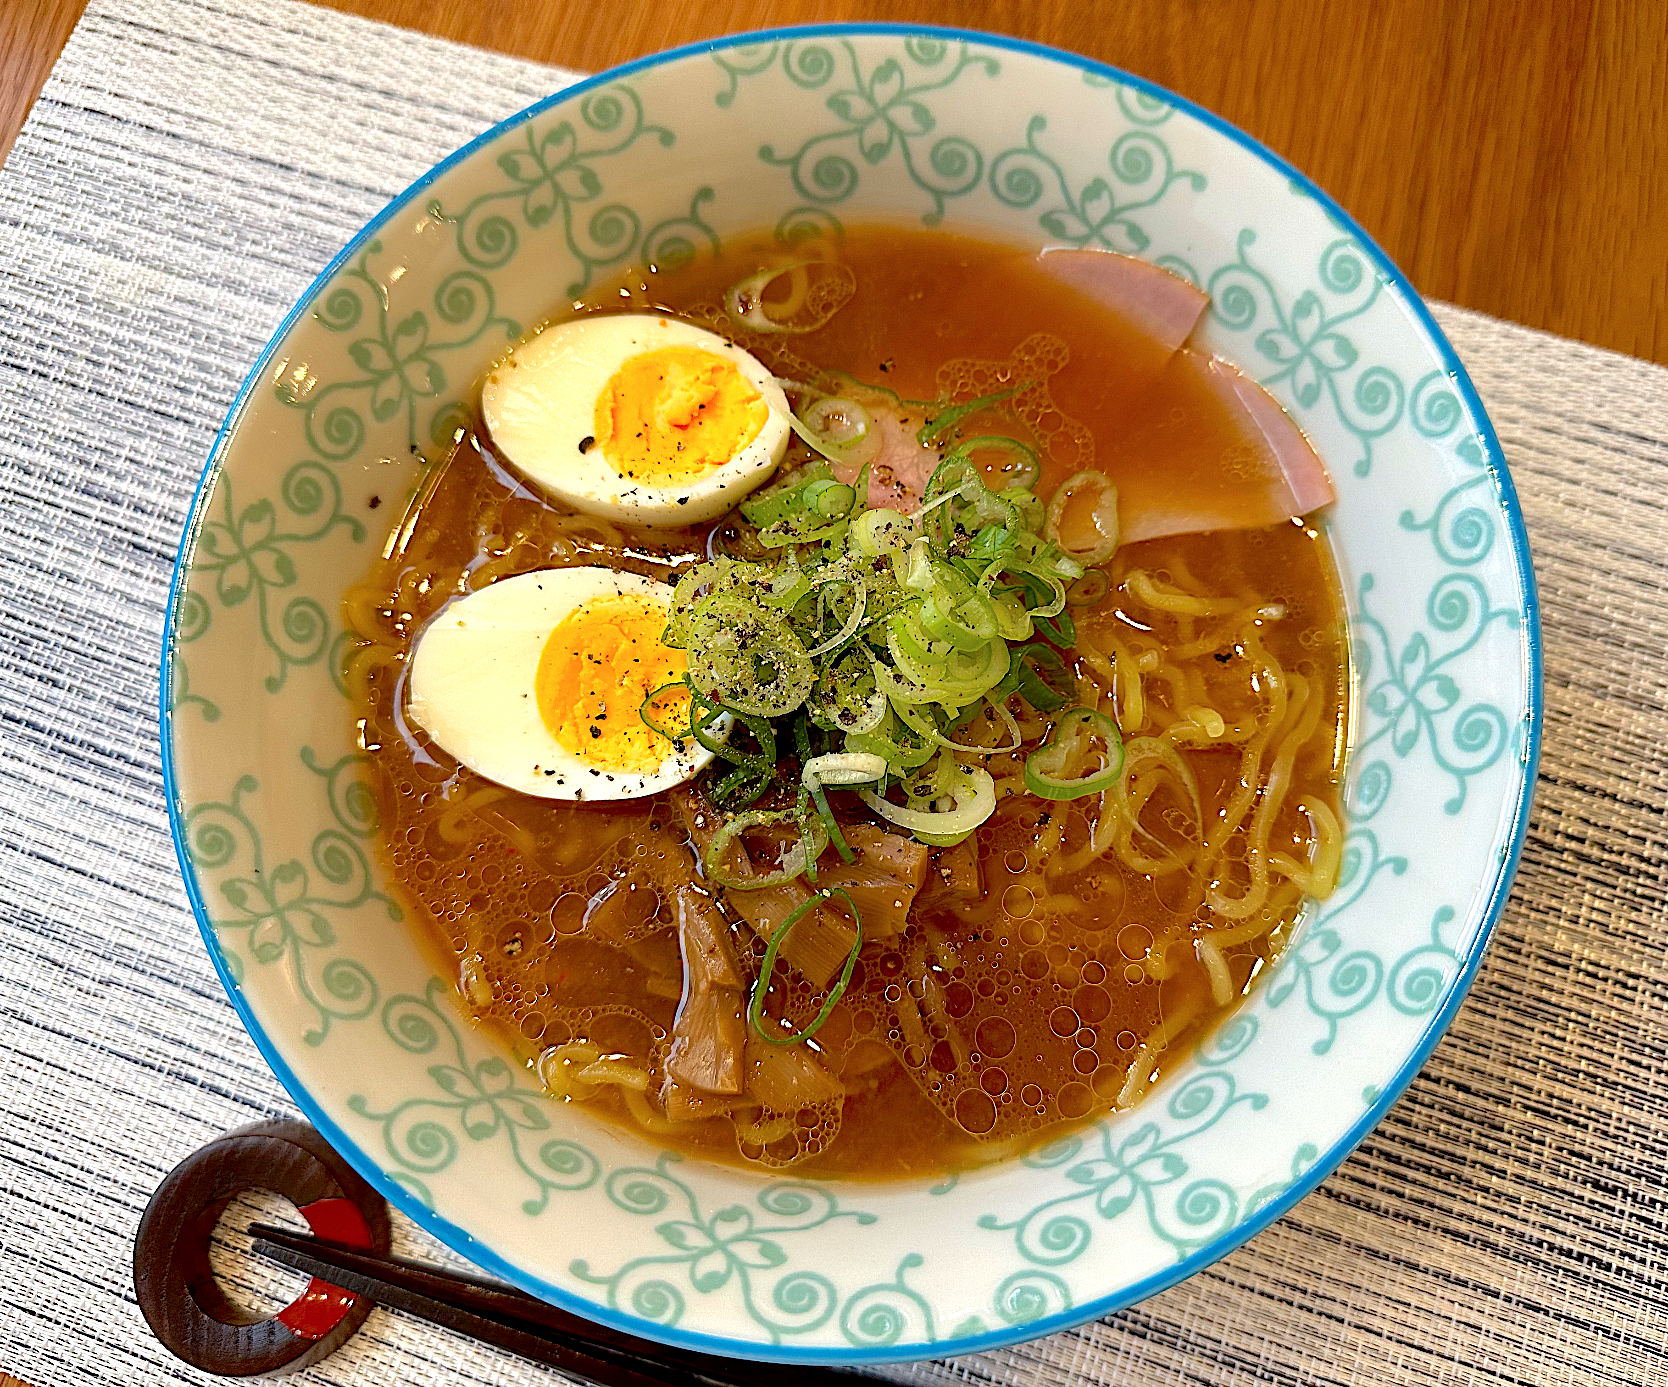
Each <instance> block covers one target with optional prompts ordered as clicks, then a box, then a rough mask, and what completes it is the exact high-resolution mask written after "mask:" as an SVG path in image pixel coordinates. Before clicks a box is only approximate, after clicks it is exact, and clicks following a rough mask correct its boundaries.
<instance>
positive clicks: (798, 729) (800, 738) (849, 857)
mask: <svg viewBox="0 0 1668 1387" xmlns="http://www.w3.org/2000/svg"><path fill="white" fill-rule="evenodd" d="M793 735H794V747H795V749H796V750H797V751H798V752H799V763H800V765H801V766H802V767H807V768H808V767H809V766H810V765H811V763H812V762H814V761H815V760H816V759H817V758H816V757H814V756H812V755H811V729H810V728H809V727H807V726H806V725H805V719H804V718H803V717H800V718H795V719H794V724H793ZM802 784H803V785H804V786H805V788H806V789H808V790H809V791H810V794H811V800H812V802H813V803H814V804H815V805H816V806H817V813H818V815H820V816H821V818H822V826H823V827H824V828H825V829H827V830H828V837H829V840H830V841H831V842H832V843H833V844H834V851H835V852H837V853H839V854H840V861H842V862H855V861H856V860H857V854H856V853H854V852H853V851H852V850H851V845H850V844H849V843H847V842H846V835H845V834H844V833H842V832H840V821H839V820H838V819H836V818H835V817H834V811H833V810H832V809H830V808H829V807H828V796H827V795H825V794H824V793H823V790H822V785H821V783H820V782H818V781H815V780H814V779H811V778H807V779H804V780H803V781H802Z"/></svg>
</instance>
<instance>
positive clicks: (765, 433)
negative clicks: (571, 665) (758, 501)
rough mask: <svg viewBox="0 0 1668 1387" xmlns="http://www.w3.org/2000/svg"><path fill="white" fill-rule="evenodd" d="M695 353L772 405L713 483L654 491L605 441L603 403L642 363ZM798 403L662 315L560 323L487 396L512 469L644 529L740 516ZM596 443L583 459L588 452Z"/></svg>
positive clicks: (505, 366)
mask: <svg viewBox="0 0 1668 1387" xmlns="http://www.w3.org/2000/svg"><path fill="white" fill-rule="evenodd" d="M663 347H694V348H697V349H699V350H702V351H708V352H711V353H713V355H715V356H720V357H723V358H724V359H725V360H727V361H731V362H733V363H734V364H735V366H736V368H737V370H739V371H740V373H741V375H742V376H743V377H744V378H745V379H746V380H747V382H748V383H749V384H750V385H752V387H753V388H754V389H755V390H757V391H758V392H759V394H760V395H762V396H763V397H764V401H765V406H766V408H767V409H768V411H769V413H768V415H767V416H766V418H765V422H764V426H763V427H762V428H761V429H760V430H759V433H758V436H757V437H756V438H754V439H753V441H752V442H751V443H749V444H748V445H747V446H746V447H744V448H742V449H741V450H740V451H738V452H737V453H736V455H735V456H734V457H733V458H731V459H730V460H729V461H728V462H727V463H725V464H724V465H723V466H721V467H717V468H714V469H713V470H712V471H710V472H708V473H707V475H706V476H704V477H698V478H695V479H693V480H691V481H687V482H679V483H676V484H674V485H670V486H651V485H645V484H643V483H639V482H635V481H633V480H632V479H631V478H629V477H626V476H623V475H622V474H621V473H620V472H618V471H616V470H615V468H614V467H613V466H612V465H611V464H610V462H609V459H608V458H607V456H606V455H605V453H604V448H603V445H602V444H601V443H600V442H597V441H595V438H594V435H595V432H596V406H597V399H598V397H599V396H601V395H602V393H603V391H604V389H605V388H606V387H607V385H608V382H609V380H610V379H611V378H612V377H613V375H614V373H615V372H616V371H618V370H619V369H620V367H621V366H622V365H624V363H625V362H626V361H628V360H630V359H631V358H632V357H635V356H641V355H643V354H644V353H647V352H652V351H658V350H660V349H661V348H663ZM789 412H790V411H789V409H788V402H787V399H786V397H784V395H783V394H782V388H781V387H780V386H779V385H777V384H776V381H775V378H774V377H773V376H772V375H771V374H770V372H769V371H767V370H766V369H765V368H764V366H763V365H761V364H760V363H759V361H758V360H757V359H755V358H754V357H752V356H750V355H749V354H748V353H747V352H744V351H743V350H742V349H741V348H740V347H737V346H733V345H732V344H731V343H729V342H726V341H725V340H724V339H723V338H722V337H720V336H718V335H717V334H716V333H712V332H708V331H706V330H705V329H704V328H698V327H693V326H691V325H690V324H689V323H682V322H679V321H678V320H677V319H675V318H666V317H661V316H660V315H658V314H647V313H621V314H610V315H608V316H599V317H591V318H578V319H575V320H573V321H572V322H566V323H557V324H556V325H555V326H554V327H547V328H545V329H544V331H542V332H540V333H538V334H536V335H535V336H533V337H531V338H529V339H528V340H527V341H525V342H523V343H521V344H520V345H519V346H517V347H516V348H514V350H512V351H511V352H510V354H509V355H508V356H507V357H505V358H504V360H502V361H501V362H499V363H498V365H497V366H495V367H493V369H492V370H491V372H489V373H488V375H487V379H486V383H485V385H484V386H483V387H482V390H481V413H482V415H483V416H484V418H485V420H486V426H487V431H488V432H489V433H490V434H491V436H492V441H493V443H494V444H495V445H496V447H497V448H498V450H499V451H500V453H501V454H502V455H503V457H504V458H505V460H506V461H508V462H509V463H510V464H511V465H512V466H514V467H515V468H516V469H517V470H518V471H520V472H522V473H523V474H525V475H526V476H527V477H529V478H530V479H531V480H533V481H534V482H536V483H538V485H540V486H541V487H543V488H544V489H545V490H546V491H548V492H550V493H551V494H552V495H554V496H557V497H560V498H561V499H562V500H563V501H566V502H567V503H568V504H569V505H570V506H573V507H575V508H576V509H578V510H582V511H586V512H588V513H589V514H591V515H601V516H605V517H607V518H609V519H611V520H623V521H626V522H628V523H634V524H639V525H689V524H693V523H695V522H696V521H700V520H711V519H713V518H714V517H716V516H719V515H722V514H724V512H725V511H728V510H732V509H734V508H735V507H736V506H737V505H739V504H740V503H741V502H742V501H743V500H745V499H746V497H747V495H748V493H749V492H751V491H753V490H755V489H756V488H757V487H759V486H760V485H762V484H763V483H764V482H765V481H766V480H767V479H768V478H769V476H770V474H771V473H772V472H773V471H774V470H775V469H776V467H777V465H778V464H779V463H780V462H781V461H782V456H783V454H784V453H785V452H786V451H787V447H788V435H789V424H788V416H789ZM586 439H590V440H592V441H591V442H590V443H588V444H587V445H586V447H585V450H584V451H583V452H582V451H581V450H580V444H581V442H583V441H584V440H586Z"/></svg>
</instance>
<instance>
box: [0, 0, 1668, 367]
mask: <svg viewBox="0 0 1668 1387" xmlns="http://www.w3.org/2000/svg"><path fill="white" fill-rule="evenodd" d="M324 2H325V3H328V4H330V5H331V6H332V7H333V8H336V9H340V10H345V11H350V12H352V13H356V14H362V15H367V16H370V17H372V18H376V19H382V20H387V21H390V22H392V23H396V24H403V25H406V26H408V27H411V28H417V29H422V30H426V31H427V32H429V33H433V34H439V35H441V36H443V37H446V38H452V39H459V40H462V41H463V42H465V43H474V44H480V45H482V46H484V47H487V48H495V49H499V50H501V51H503V52H507V53H515V54H519V55H522V56H525V57H530V58H535V59H539V60H542V61H546V62H554V63H562V64H565V65H567V66H570V67H577V68H585V69H595V68H601V67H606V66H608V65H610V64H612V63H617V62H622V61H624V60H626V59H628V58H634V57H638V56H640V55H642V54H644V53H650V52H653V51H655V50H656V49H659V48H665V47H668V46H671V45H673V44H678V43H687V42H690V41H692V40H696V39H701V38H710V37H712V36H714V35H717V34H722V33H729V32H733V31H736V30H739V29H749V28H759V27H764V26H768V25H773V24H788V23H796V22H805V21H809V20H841V19H891V20H907V19H920V20H929V19H930V20H931V21H933V22H936V23H941V24H961V25H968V26H972V27H978V28H984V29H992V30H996V31H999V32H1002V33H1009V34H1016V35H1020V36H1022V37H1025V38H1031V39H1036V40H1039V41H1041V42H1044V43H1051V44H1056V45H1059V46H1060V47H1064V48H1071V49H1075V50H1077V51H1078V52H1082V53H1087V54H1089V55H1091V56H1093V57H1096V58H1100V59H1103V60H1104V61H1106V62H1109V63H1113V64H1116V65H1117V66H1119V67H1123V68H1126V69H1128V70H1129V71H1131V72H1136V73H1139V74H1141V75H1142V76H1145V77H1150V78H1152V79H1153V80H1154V81H1157V82H1160V83H1162V84H1163V85H1165V86H1167V87H1170V88H1171V89H1172V90H1175V91H1178V92H1180V93H1182V94H1183V95H1185V96H1188V97H1191V98H1192V99H1193V100H1195V101H1198V102H1200V103H1202V104H1203V105H1205V106H1208V107H1210V108H1211V109H1212V110H1215V111H1218V112H1220V113H1221V114H1222V115H1224V116H1226V117H1227V118H1228V119H1229V120H1231V121H1233V122H1234V123H1235V124H1237V125H1240V126H1242V127H1243V128H1244V129H1246V130H1248V131H1250V132H1251V133H1252V134H1253V135H1255V136H1257V137H1258V138H1259V139H1261V140H1263V141H1265V142H1266V143H1267V144H1269V145H1270V146H1272V147H1273V148H1274V149H1276V150H1278V151H1279V152H1280V153H1281V154H1284V155H1285V156H1286V157H1287V158H1289V159H1291V160H1292V161H1293V162H1294V163H1295V164H1296V165H1297V166H1298V167H1299V168H1301V169H1303V170H1305V171H1306V172H1307V173H1309V174H1310V175H1311V176H1313V177H1314V178H1315V179H1316V181H1317V182H1319V183H1320V184H1321V185H1322V186H1323V187H1325V188H1326V189H1328V190H1329V191H1330V192H1331V193H1332V194H1333V195H1334V196H1336V197H1337V198H1338V200H1339V201H1340V202H1342V203H1343V204H1344V206H1345V207H1347V208H1348V209H1349V210H1350V211H1351V212H1352V213H1354V214H1355V216H1356V217H1357V218H1359V219H1360V221H1361V222H1362V223H1363V225H1365V226H1366V228H1367V230H1368V231H1369V232H1370V233H1371V234H1372V235H1373V236H1374V237H1375V238H1376V239H1377V240H1378V241H1379V243H1380V244H1381V245H1382V246H1384V248H1385V249H1386V250H1387V251H1388V252H1389V253H1390V255H1391V257H1392V258H1393V259H1394V260H1396V262H1397V263H1398V264H1400V265H1401V266H1402V267H1403V268H1404V269H1405V270H1407V271H1408V273H1409V274H1410V275H1411V276H1412V278H1413V281H1414V283H1415V284H1416V285H1417V286H1418V287H1419V289H1420V290H1421V291H1422V292H1424V293H1426V294H1430V295H1434V296H1436V297H1438V298H1445V299H1451V300H1453V301H1454V302H1456V303H1461V304H1465V305H1467V306H1468V307H1471V308H1478V309H1482V310H1483V311H1484V312H1487V313H1493V314H1496V315H1498V316H1500V317H1503V318H1511V319H1515V320H1516V321H1518V322H1522V323H1527V324H1529V325H1530V326H1532V327H1538V328H1544V329H1547V330H1549V331H1552V332H1557V333H1562V334H1564V335H1565V336H1570V337H1577V338H1580V339H1582V340H1584V341H1588V342H1594V343H1597V344H1599V345H1601V346H1606V347H1611V348H1614V349H1616V350H1618V351H1624V352H1630V353H1632V354H1634V355H1636V356H1642V357H1646V358H1648V359H1650V360H1653V361H1658V362H1664V363H1668V0H1549V2H1548V3H1535V4H1524V3H1522V0H1384V2H1383V3H1375V4H1371V5H1369V4H1366V3H1357V2H1356V0H1349V3H1338V0H1116V3H1114V2H1113V0H704V2H703V3H695V0H606V3H599V0H521V3H482V2H481V0H324ZM78 7H79V0H0V151H3V150H4V148H5V146H6V145H7V144H8V143H9V140H10V136H11V134H12V133H13V132H14V131H15V129H16V126H17V124H18V123H19V122H20V120H21V117H22V114H23V111H24V110H25V109H26V107H27V103H28V101H29V100H30V99H31V98H32V97H33V94H34V92H35V91H36V90H38V87H39V83H40V81H41V80H42V79H43V78H44V76H45V72H46V70H47V68H48V67H49V66H50V64H51V60H52V58H53V56H55V55H56V53H57V50H58V46H59V45H60V44H61V43H62V38H63V35H64V34H65V33H67V31H68V28H69V24H70V21H71V20H72V19H73V16H74V13H75V12H76V11H77V10H78Z"/></svg>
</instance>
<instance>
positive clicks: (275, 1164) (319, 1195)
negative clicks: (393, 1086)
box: [133, 1122, 389, 1377]
mask: <svg viewBox="0 0 1668 1387" xmlns="http://www.w3.org/2000/svg"><path fill="white" fill-rule="evenodd" d="M252 1190H270V1191H272V1192H273V1193H274V1194H279V1195H282V1196H283V1197H285V1198H286V1199H289V1200H290V1201H291V1202H292V1203H294V1204H295V1206H296V1208H297V1209H299V1210H300V1212H301V1216H302V1217H303V1218H305V1219H306V1220H307V1225H308V1227H309V1228H311V1229H312V1230H313V1232H314V1233H315V1234H316V1235H317V1236H318V1237H320V1238H323V1239H326V1240H328V1241H330V1242H332V1243H336V1244H339V1245H341V1246H345V1247H354V1248H363V1249H366V1250H367V1251H374V1252H378V1253H385V1252H387V1251H388V1241H389V1239H388V1206H387V1204H386V1203H384V1202H383V1199H382V1197H381V1196H380V1195H379V1194H377V1192H376V1191H375V1190H373V1189H372V1188H371V1187H370V1185H368V1184H367V1183H366V1182H365V1181H364V1180H363V1179H361V1178H360V1176H359V1175H358V1174H357V1173H356V1172H355V1171H354V1170H353V1168H352V1167H351V1166H349V1165H348V1164H347V1162H346V1161H344V1160H343V1159H342V1158H341V1157H340V1156H338V1155H337V1154H336V1153H335V1151H333V1150H332V1149H331V1148H330V1146H329V1144H328V1143H327V1142H326V1141H325V1140H324V1138H323V1137H321V1136H320V1135H319V1134H318V1133H317V1132H315V1131H314V1130H313V1129H312V1128H311V1127H309V1126H307V1125H306V1124H305V1123H301V1122H263V1123H258V1124H256V1125H255V1126H252V1127H245V1128H242V1129H241V1130H239V1131H236V1132H233V1133H231V1134H230V1135H228V1136H225V1137H221V1138H220V1139H219V1140H218V1141H212V1142H210V1143H209V1144H208V1145H207V1146H205V1147H203V1148H202V1149H201V1150H199V1151H196V1152H194V1153H193V1154H192V1155H190V1156H188V1157H186V1159H185V1160H183V1161H182V1162H180V1164H179V1165H178V1166H176V1167H175V1168H174V1170H173V1171H172V1172H171V1173H170V1174H169V1175H168V1177H167V1178H166V1179H165V1180H163V1182H162V1183H161V1184H160V1185H159V1186H158V1187H157V1190H156V1193H155V1194H153V1195H152V1196H151V1202H150V1203H149V1205H147V1206H146V1208H145V1214H144V1217H143V1218H142V1219H141V1220H140V1221H139V1232H138V1235H137V1236H136V1238H135V1239H134V1245H133V1287H134V1291H135V1292H136V1294H137V1296H138V1300H139V1308H140V1310H141V1311H143V1312H144V1316H145V1319H146V1321H147V1323H149V1325H150V1327H151V1330H152V1332H153V1333H155V1335H156V1337H157V1338H158V1339H159V1340H161V1342H162V1343H163V1345H164V1346H165V1347H166V1348H167V1349H168V1350H169V1351H170V1352H171V1353H173V1354H174V1355H175V1356H176V1357H179V1358H182V1359H184V1360H185V1361H186V1362H187V1363H190V1364H192V1365H193V1366H194V1367H198V1368H201V1369H203V1370H204V1371H205V1372H211V1373H218V1374H221V1375H223V1376H227V1377H257V1376H270V1375H276V1374H279V1373H289V1372H295V1371H296V1370H297V1369H300V1368H304V1367H306V1366H307V1365H309V1364H311V1363H316V1362H318V1361H319V1360H320V1359H321V1358H324V1357H326V1356H327V1355H329V1354H331V1353H333V1352H335V1351H336V1349H338V1348H339V1347H341V1345H342V1344H343V1343H345V1342H346V1341H347V1340H348V1339H349V1338H350V1337H351V1336H352V1335H353V1333H354V1332H355V1331H356V1330H357V1329H358V1328H359V1326H360V1325H362V1324H363V1323H364V1322H365V1318H366V1316H368V1315H369V1314H370V1312H371V1310H372V1308H373V1302H372V1301H370V1300H369V1299H367V1298H365V1297H363V1296H355V1295H353V1294H351V1293H350V1292H348V1291H344V1290H343V1289H342V1288H341V1287H339V1286H335V1285H332V1284H331V1283H330V1282H328V1281H325V1280H323V1279H321V1278H319V1277H314V1278H313V1279H312V1280H311V1282H309V1284H308V1286H307V1289H306V1290H305V1291H304V1292H303V1293H302V1294H301V1296H300V1297H299V1298H297V1299H296V1300H294V1301H292V1302H291V1303H290V1304H289V1305H286V1306H285V1307H284V1308H283V1309H282V1310H280V1311H279V1312H278V1313H277V1314H276V1315H274V1316H272V1317H270V1318H261V1317H259V1316H256V1315H251V1314H249V1313H247V1312H245V1311H242V1310H240V1309H238V1307H237V1306H236V1305H234V1304H233V1303H232V1301H231V1300H230V1299H229V1298H228V1297H227V1295H226V1293H225V1292H224V1291H223V1290H222V1289H221V1287H220V1284H219V1282H218V1281H216V1279H215V1277H214V1273H213V1272H212V1271H211V1270H210V1268H209V1239H210V1237H211V1236H212V1234H213V1232H214V1226H215V1224H216V1223H217V1222H218V1221H219V1218H220V1215H221V1213H222V1212H223V1211H224V1210H225V1208H226V1206H227V1205H228V1204H230V1203H231V1202H232V1200H234V1199H236V1198H237V1197H238V1196H239V1195H240V1194H244V1193H246V1192H249V1191H252Z"/></svg>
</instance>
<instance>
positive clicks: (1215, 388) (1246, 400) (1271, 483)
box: [1106, 347, 1334, 544]
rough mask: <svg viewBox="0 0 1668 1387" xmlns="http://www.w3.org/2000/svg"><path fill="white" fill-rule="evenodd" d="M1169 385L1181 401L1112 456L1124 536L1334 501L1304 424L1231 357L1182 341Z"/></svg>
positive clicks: (1233, 522)
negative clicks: (1232, 362) (1300, 425)
mask: <svg viewBox="0 0 1668 1387" xmlns="http://www.w3.org/2000/svg"><path fill="white" fill-rule="evenodd" d="M1164 384H1165V386H1166V387H1167V394H1168V396H1169V398H1170V399H1171V400H1172V401H1173V402H1174V403H1173V407H1172V408H1171V409H1170V410H1168V411H1166V412H1165V413H1164V414H1163V415H1162V417H1156V418H1154V419H1153V420H1152V421H1151V422H1149V423H1147V424H1145V425H1144V426H1138V427H1136V428H1134V429H1132V430H1131V431H1130V432H1129V433H1128V434H1127V435H1125V436H1124V437H1123V438H1122V439H1120V440H1119V441H1118V443H1117V445H1116V447H1115V450H1114V452H1113V453H1112V455H1111V456H1110V457H1109V458H1108V460H1107V469H1106V470H1107V472H1108V474H1109V475H1111V476H1113V477H1114V478H1115V479H1116V481H1117V485H1118V525H1119V533H1120V536H1121V538H1122V541H1123V542H1124V543H1125V544H1135V543H1139V542H1140V541H1141V540H1146V539H1162V538H1164V537H1166V536H1169V535H1185V534H1198V533H1203V532H1206V531H1211V530H1248V529H1261V528H1263V527H1265V526H1269V525H1278V524H1280V523H1281V522H1282V521H1286V520H1290V519H1292V518H1293V517H1295V516H1300V515H1306V514H1308V513H1309V512H1310V511H1314V510H1317V509H1319V508H1320V507H1322V506H1324V505H1327V504H1329V503H1330V502H1331V501H1332V500H1333V499H1334V492H1333V489H1332V481H1331V479H1330V478H1329V477H1328V476H1327V474H1326V468H1325V467H1324V466H1323V465H1322V463H1321V460H1320V458H1319V456H1318V455H1317V454H1316V452H1315V450H1314V448H1313V447H1312V446H1311V445H1310V443H1309V440H1308V439H1307V438H1305V437H1304V436H1303V431H1302V430H1301V429H1299V428H1298V427H1297V425H1296V424H1295V423H1293V422H1292V420H1291V417H1290V416H1289V415H1288V414H1287V413H1286V412H1285V411H1284V410H1283V409H1281V408H1280V405H1279V402H1278V401H1276V400H1275V399H1274V397H1273V396H1272V395H1270V394H1269V393H1268V392H1267V391H1266V390H1264V389H1263V388H1262V387H1261V386H1260V385H1258V384H1257V383H1256V382H1255V381H1253V380H1251V379H1250V378H1249V377H1247V376H1244V375H1242V374H1241V373H1240V372H1239V371H1237V370H1235V369H1234V367H1232V366H1230V365H1229V364H1228V363H1227V362H1225V361H1222V360H1220V359H1219V358H1217V357H1213V356H1208V355H1206V354H1205V353H1203V352H1200V351H1196V350H1194V349H1193V348H1191V347H1184V348H1182V349H1181V350H1180V351H1178V352H1177V353H1176V354H1175V355H1174V357H1173V358H1172V359H1171V362H1170V364H1169V365H1168V366H1167V367H1166V368H1165V382H1164Z"/></svg>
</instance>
